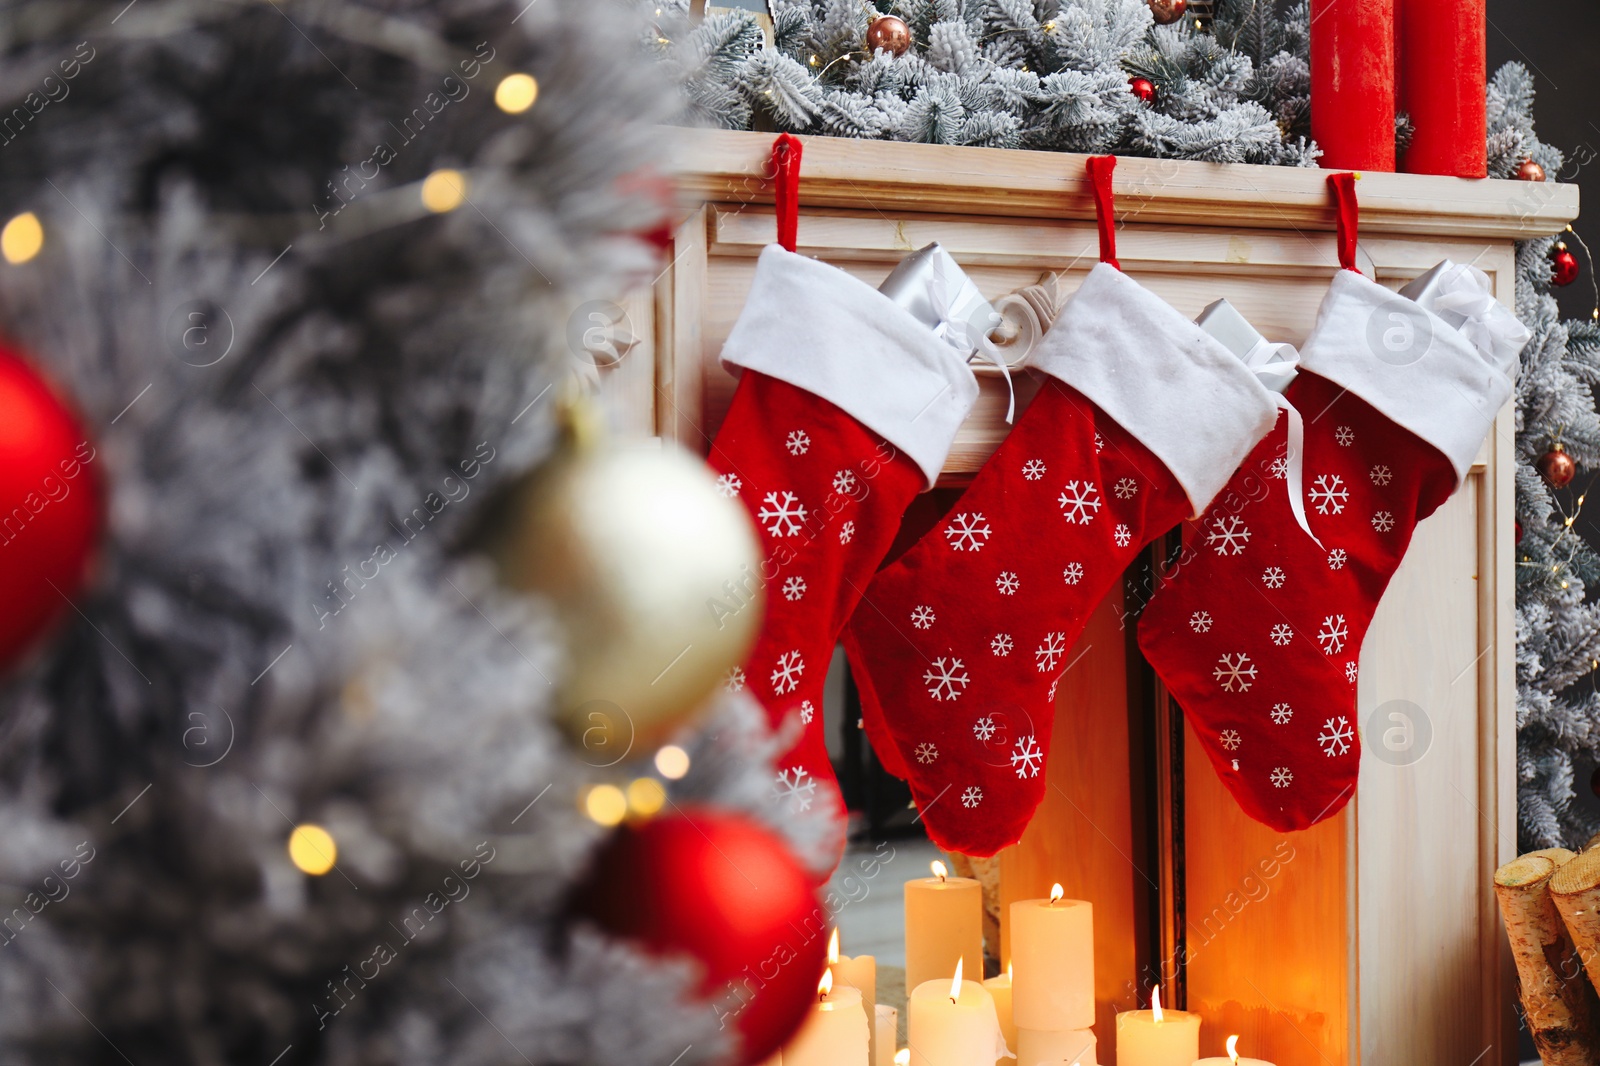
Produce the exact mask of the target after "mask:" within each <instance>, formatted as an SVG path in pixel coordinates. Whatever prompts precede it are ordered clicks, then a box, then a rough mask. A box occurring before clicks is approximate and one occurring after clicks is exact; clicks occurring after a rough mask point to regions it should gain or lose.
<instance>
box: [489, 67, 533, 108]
mask: <svg viewBox="0 0 1600 1066" xmlns="http://www.w3.org/2000/svg"><path fill="white" fill-rule="evenodd" d="M537 99H539V83H538V82H537V81H535V80H534V79H533V75H532V74H507V75H506V76H505V77H504V78H501V79H500V84H499V85H496V86H495V88H494V106H496V107H498V108H499V109H500V110H502V111H504V112H505V113H506V114H508V115H520V114H522V113H523V112H524V111H526V110H528V108H530V107H532V106H533V102H534V101H535V100H537Z"/></svg>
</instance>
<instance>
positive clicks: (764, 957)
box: [573, 807, 828, 1064]
mask: <svg viewBox="0 0 1600 1066" xmlns="http://www.w3.org/2000/svg"><path fill="white" fill-rule="evenodd" d="M812 884H813V881H812V878H811V876H810V875H809V874H808V873H806V871H805V869H804V868H803V867H802V866H801V865H800V863H799V862H798V861H797V860H796V859H795V857H794V855H793V853H791V852H790V850H789V847H788V845H787V844H785V843H784V842H783V840H782V839H780V838H779V837H778V836H777V835H776V834H774V833H773V832H772V831H771V830H769V829H767V828H766V827H765V826H762V825H760V824H758V823H756V822H754V821H751V820H750V819H749V818H746V817H744V816H742V815H736V814H727V813H723V812H718V811H712V810H708V809H706V808H703V807H702V808H685V809H683V811H682V813H680V814H675V815H672V816H669V817H664V818H657V819H655V820H653V821H650V822H645V823H643V824H640V825H631V826H625V827H623V828H621V829H619V830H617V832H616V834H615V835H614V836H613V837H612V838H611V839H610V841H608V842H607V843H606V844H605V846H604V847H603V848H602V849H601V851H600V854H599V856H598V857H597V858H596V860H595V863H594V867H593V870H592V872H591V873H590V874H589V876H588V877H586V878H585V879H584V883H583V884H582V885H580V886H579V887H578V888H577V889H576V890H575V892H574V894H573V899H574V900H575V901H576V906H577V908H578V910H579V911H580V912H581V913H583V914H585V915H587V916H588V917H590V918H592V919H594V921H595V922H597V923H598V924H599V925H600V926H601V927H602V928H603V929H605V930H606V931H607V932H608V933H611V934H613V935H615V936H619V937H626V938H628V939H631V940H635V941H638V942H639V943H640V944H642V945H643V946H644V947H645V948H646V949H647V950H648V951H650V952H652V953H654V954H658V955H680V954H686V955H690V956H692V957H693V958H694V959H696V960H697V961H698V962H699V963H700V965H701V967H702V968H703V971H704V976H703V978H702V979H701V982H700V993H701V994H702V995H703V996H704V997H705V998H706V999H707V1000H708V1001H709V1004H708V1006H707V1008H706V1009H708V1010H712V1011H714V1012H715V1013H716V1015H717V1017H718V1018H719V1019H720V1020H721V1021H722V1022H723V1023H724V1024H725V1025H731V1026H732V1027H733V1028H735V1029H736V1030H737V1031H738V1033H739V1035H740V1038H741V1041H742V1047H741V1048H740V1057H739V1059H738V1060H737V1061H738V1062H740V1063H742V1064H749V1063H756V1062H761V1061H763V1060H764V1059H766V1058H767V1057H768V1056H769V1055H771V1054H772V1053H773V1052H774V1051H776V1050H778V1048H780V1047H781V1046H783V1044H784V1042H785V1041H787V1040H788V1039H789V1037H791V1036H793V1035H794V1033H795V1031H796V1030H797V1029H798V1028H799V1027H800V1023H801V1022H803V1021H804V1020H805V1018H806V1016H807V1014H808V1012H809V1011H810V1010H811V1006H812V1004H813V1003H815V1002H816V997H817V982H818V981H819V980H821V978H822V971H823V970H824V969H826V968H827V959H828V944H827V937H828V920H827V915H826V913H825V912H824V911H823V910H822V908H821V906H820V905H819V904H818V902H817V897H816V892H815V891H814V889H813V888H812Z"/></svg>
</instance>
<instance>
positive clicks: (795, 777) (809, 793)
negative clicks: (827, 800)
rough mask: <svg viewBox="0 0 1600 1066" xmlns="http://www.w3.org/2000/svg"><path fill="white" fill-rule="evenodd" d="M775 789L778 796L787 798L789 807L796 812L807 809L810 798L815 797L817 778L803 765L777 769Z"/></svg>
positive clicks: (809, 805)
mask: <svg viewBox="0 0 1600 1066" xmlns="http://www.w3.org/2000/svg"><path fill="white" fill-rule="evenodd" d="M775 791H776V792H777V793H778V798H779V799H781V800H787V801H788V803H789V806H790V809H792V810H793V811H795V812H796V813H800V812H804V811H809V810H810V809H811V802H812V800H813V799H815V798H816V794H817V779H816V778H814V777H812V776H811V773H810V771H808V770H807V769H806V768H805V767H803V766H796V767H792V768H791V769H788V770H779V771H778V782H777V785H776V788H775Z"/></svg>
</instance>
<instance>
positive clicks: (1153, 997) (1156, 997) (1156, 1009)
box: [1150, 985, 1162, 1025]
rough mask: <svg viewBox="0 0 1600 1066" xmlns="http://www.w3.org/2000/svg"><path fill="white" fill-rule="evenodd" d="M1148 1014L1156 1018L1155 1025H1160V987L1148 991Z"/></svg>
mask: <svg viewBox="0 0 1600 1066" xmlns="http://www.w3.org/2000/svg"><path fill="white" fill-rule="evenodd" d="M1150 1013H1152V1014H1154V1015H1155V1016H1156V1024H1157V1025H1160V1024H1161V1021H1162V1017H1161V986H1160V985H1157V986H1156V987H1155V988H1152V989H1151V990H1150Z"/></svg>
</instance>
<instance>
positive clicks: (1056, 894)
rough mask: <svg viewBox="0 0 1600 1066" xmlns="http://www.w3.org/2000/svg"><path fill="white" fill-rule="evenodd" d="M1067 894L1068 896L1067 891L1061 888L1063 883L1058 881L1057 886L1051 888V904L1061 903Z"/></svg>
mask: <svg viewBox="0 0 1600 1066" xmlns="http://www.w3.org/2000/svg"><path fill="white" fill-rule="evenodd" d="M1066 894H1067V893H1066V891H1065V890H1064V889H1063V888H1062V887H1061V882H1059V881H1057V882H1056V883H1055V884H1053V885H1051V886H1050V902H1051V903H1060V902H1061V899H1062V897H1063V896H1065V895H1066Z"/></svg>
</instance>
